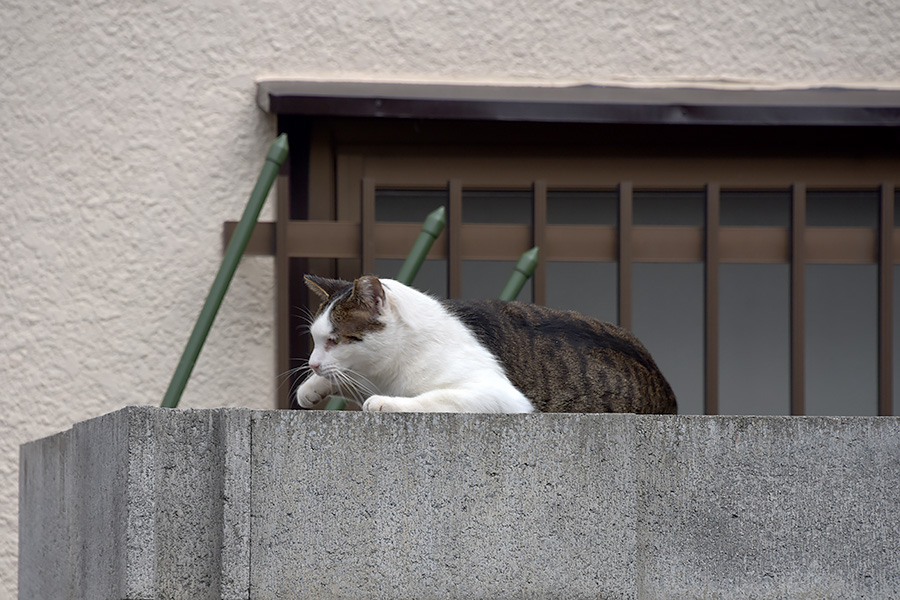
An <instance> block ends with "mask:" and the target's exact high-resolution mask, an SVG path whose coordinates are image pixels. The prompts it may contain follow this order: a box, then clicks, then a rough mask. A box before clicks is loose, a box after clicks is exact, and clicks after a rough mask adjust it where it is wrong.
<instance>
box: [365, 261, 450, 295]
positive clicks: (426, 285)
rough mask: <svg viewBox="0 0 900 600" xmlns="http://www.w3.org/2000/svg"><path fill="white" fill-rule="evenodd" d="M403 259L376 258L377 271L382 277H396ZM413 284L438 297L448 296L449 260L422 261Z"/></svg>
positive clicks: (418, 288)
mask: <svg viewBox="0 0 900 600" xmlns="http://www.w3.org/2000/svg"><path fill="white" fill-rule="evenodd" d="M403 262H404V261H403V259H399V258H397V259H394V258H378V259H375V272H376V273H377V274H378V275H379V276H381V277H387V278H389V279H395V278H396V277H397V273H399V272H400V267H402V266H403ZM412 286H413V287H414V288H416V289H417V290H421V291H423V292H427V293H429V294H431V295H432V296H437V297H438V298H446V297H447V261H446V260H437V259H428V260H426V261H425V262H424V263H422V267H421V268H420V269H419V273H418V274H417V275H416V279H415V281H413V284H412Z"/></svg>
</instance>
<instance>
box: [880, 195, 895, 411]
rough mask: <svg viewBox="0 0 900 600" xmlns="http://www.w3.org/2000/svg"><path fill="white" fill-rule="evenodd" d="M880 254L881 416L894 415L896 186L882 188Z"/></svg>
mask: <svg viewBox="0 0 900 600" xmlns="http://www.w3.org/2000/svg"><path fill="white" fill-rule="evenodd" d="M880 226H881V232H880V235H879V252H878V414H879V415H881V416H890V415H892V414H893V412H894V406H893V404H894V402H893V397H894V381H893V376H894V348H893V340H894V313H893V303H894V298H893V292H894V280H893V274H894V261H893V257H894V184H893V182H886V183H883V184H882V185H881V219H880Z"/></svg>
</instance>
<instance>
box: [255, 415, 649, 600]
mask: <svg viewBox="0 0 900 600" xmlns="http://www.w3.org/2000/svg"><path fill="white" fill-rule="evenodd" d="M631 419H632V417H630V416H626V415H614V416H607V417H606V418H605V419H604V421H603V423H604V424H605V425H604V426H601V427H598V426H597V425H598V421H597V420H596V419H594V420H592V419H585V418H578V417H576V416H572V415H549V414H547V415H528V416H521V415H515V416H513V415H509V416H505V415H503V416H498V415H449V414H439V415H433V414H399V415H398V414H366V413H319V414H309V413H306V414H304V413H288V412H280V413H278V412H263V413H256V414H255V415H254V418H253V439H254V440H266V445H265V446H264V447H263V446H258V445H256V444H255V443H254V446H253V450H252V455H253V462H252V469H253V473H254V485H253V490H252V501H251V502H252V505H253V517H252V529H253V540H252V542H251V543H252V548H251V553H250V555H251V558H252V568H251V584H252V588H253V590H254V594H258V596H255V597H259V598H507V597H515V598H553V597H564V598H598V597H599V598H633V597H634V580H635V575H636V572H635V513H634V486H635V480H634V469H633V468H632V460H633V457H632V454H631V452H630V449H631V448H633V447H634V442H633V440H632V435H633V430H634V429H633V427H632V426H630V425H629V422H630V420H631ZM285 565H290V568H285Z"/></svg>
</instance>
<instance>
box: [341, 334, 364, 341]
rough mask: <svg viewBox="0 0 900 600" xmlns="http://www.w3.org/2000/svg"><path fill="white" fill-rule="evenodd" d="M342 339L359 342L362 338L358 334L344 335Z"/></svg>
mask: <svg viewBox="0 0 900 600" xmlns="http://www.w3.org/2000/svg"><path fill="white" fill-rule="evenodd" d="M344 339H345V340H346V341H348V342H361V341H362V338H361V337H359V336H358V335H345V336H344Z"/></svg>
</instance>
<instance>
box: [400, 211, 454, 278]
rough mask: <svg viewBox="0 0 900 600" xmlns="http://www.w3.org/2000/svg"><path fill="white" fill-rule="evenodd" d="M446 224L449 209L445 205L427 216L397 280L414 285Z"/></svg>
mask: <svg viewBox="0 0 900 600" xmlns="http://www.w3.org/2000/svg"><path fill="white" fill-rule="evenodd" d="M446 224H447V210H446V209H445V208H444V207H443V206H441V207H439V208H438V209H437V210H434V211H432V212H431V213H429V214H428V216H427V217H425V222H424V223H423V224H422V233H420V234H419V237H418V239H417V240H416V243H415V244H413V247H412V250H410V251H409V255H408V256H407V257H406V260H405V261H404V262H403V266H402V267H400V272H399V273H397V281H399V282H400V283H403V284H405V285H412V282H413V280H414V279H415V278H416V274H418V272H419V268H420V267H421V266H422V263H423V262H425V257H426V256H427V255H428V251H429V250H431V246H432V245H433V244H434V241H435V240H436V239H437V238H438V236H439V235H441V232H442V231H443V230H444V226H445V225H446Z"/></svg>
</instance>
